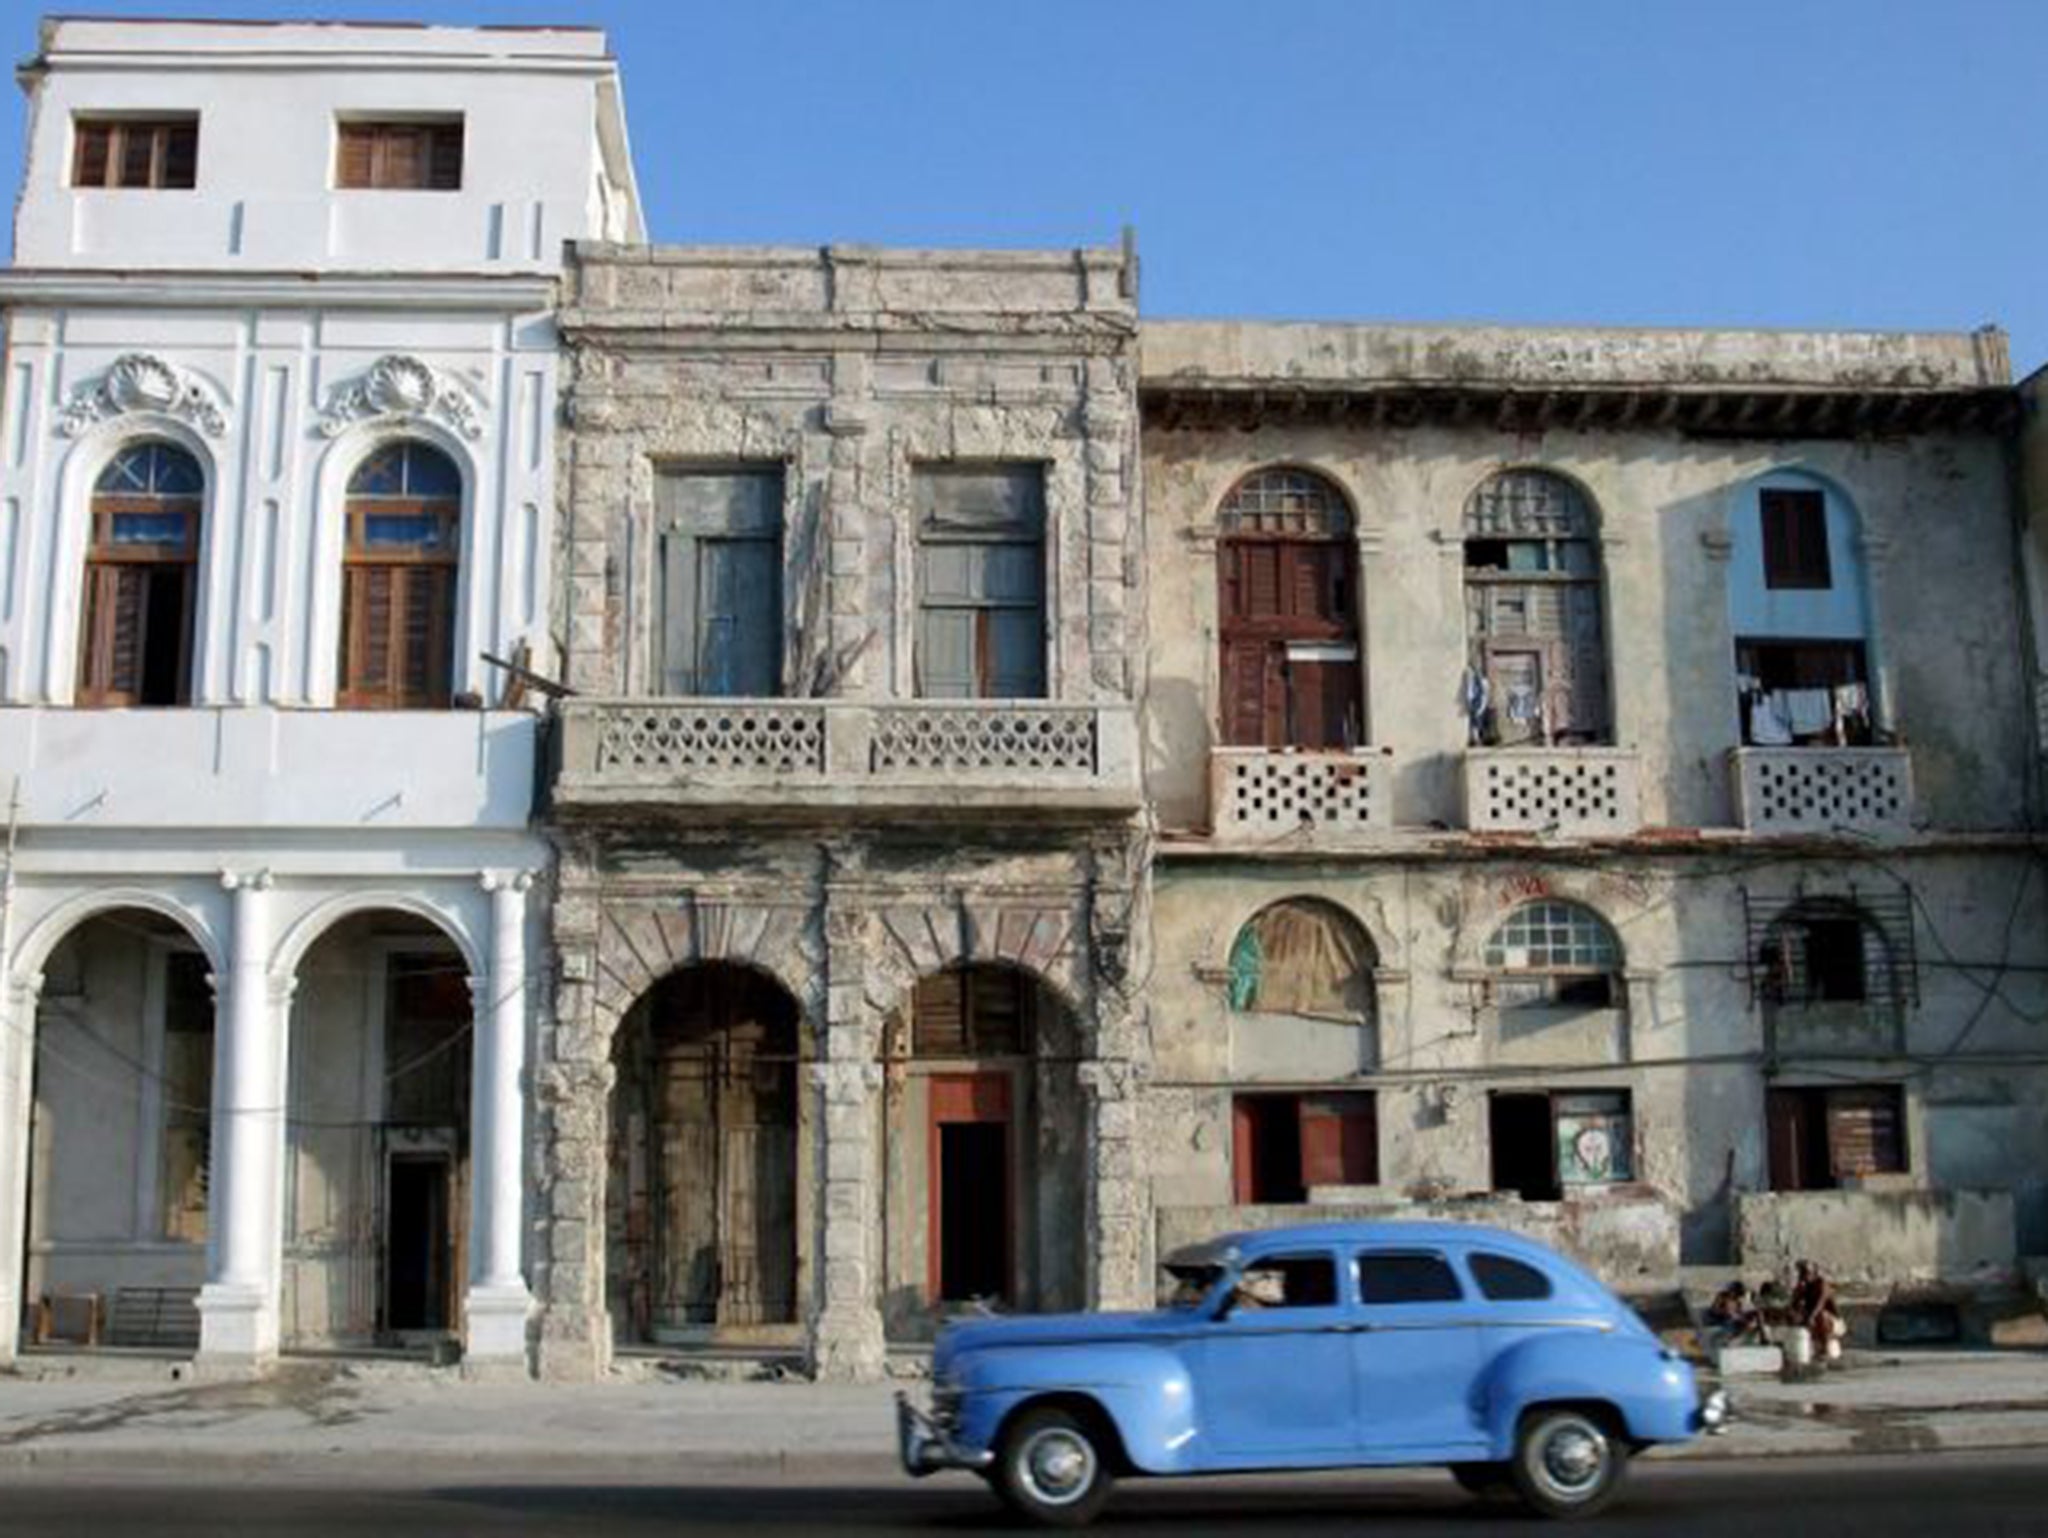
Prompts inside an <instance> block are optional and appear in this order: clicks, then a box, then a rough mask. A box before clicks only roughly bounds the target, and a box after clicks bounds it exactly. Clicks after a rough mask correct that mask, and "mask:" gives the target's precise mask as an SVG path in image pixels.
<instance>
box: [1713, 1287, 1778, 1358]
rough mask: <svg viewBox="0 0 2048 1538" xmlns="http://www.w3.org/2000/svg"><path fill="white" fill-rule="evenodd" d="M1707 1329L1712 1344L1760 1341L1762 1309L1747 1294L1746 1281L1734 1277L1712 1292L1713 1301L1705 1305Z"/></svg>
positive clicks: (1742, 1343)
mask: <svg viewBox="0 0 2048 1538" xmlns="http://www.w3.org/2000/svg"><path fill="white" fill-rule="evenodd" d="M1707 1329H1708V1331H1709V1332H1710V1333H1711V1335H1712V1337H1713V1339H1712V1342H1711V1344H1712V1345H1713V1346H1714V1347H1715V1348H1717V1349H1718V1348H1719V1347H1721V1346H1753V1345H1762V1344H1763V1343H1764V1341H1765V1340H1766V1338H1767V1337H1766V1336H1765V1334H1764V1315H1763V1310H1762V1309H1760V1308H1758V1307H1757V1305H1756V1301H1755V1300H1754V1299H1753V1298H1751V1297H1750V1293H1749V1284H1748V1283H1747V1282H1745V1281H1743V1280H1742V1278H1740V1277H1737V1278H1736V1279H1735V1280H1734V1281H1732V1282H1730V1283H1729V1284H1728V1285H1727V1286H1726V1287H1723V1288H1722V1289H1721V1290H1720V1291H1719V1292H1717V1293H1715V1294H1714V1301H1713V1302H1711V1303H1709V1304H1708V1305H1707Z"/></svg>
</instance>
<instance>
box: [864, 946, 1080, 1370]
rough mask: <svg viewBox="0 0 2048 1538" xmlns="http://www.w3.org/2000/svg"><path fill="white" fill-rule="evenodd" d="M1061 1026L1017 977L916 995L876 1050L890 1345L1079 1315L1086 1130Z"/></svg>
mask: <svg viewBox="0 0 2048 1538" xmlns="http://www.w3.org/2000/svg"><path fill="white" fill-rule="evenodd" d="M1076 1047H1077V1043H1076V1039H1075V1031H1074V1028H1073V1022H1072V1020H1071V1018H1070V1017H1069V1015H1068V1013H1067V1011H1066V1010H1065V1009H1064V1008H1062V1007H1061V1005H1060V1003H1059V1001H1058V1000H1057V999H1056V998H1054V997H1053V995H1052V994H1051V993H1050V992H1049V991H1048V990H1047V989H1046V988H1045V987H1044V986H1043V985H1041V984H1040V983H1039V982H1038V981H1037V979H1035V978H1033V977H1032V976H1030V975H1029V974H1028V973H1026V972H1023V971H1021V970H1019V969H1017V968H1015V967H1011V966H1006V965H994V964H984V965H975V966H965V967H953V968H948V969H947V970H946V971H943V972H937V973H933V974H932V975H930V976H928V977H926V978H924V979H923V980H922V981H920V982H919V983H918V985H917V987H916V989H915V990H914V991H913V993H912V995H911V999H910V1002H909V1004H908V1006H907V1007H906V1008H905V1009H904V1010H903V1011H902V1012H901V1013H900V1014H899V1015H898V1016H897V1017H896V1018H895V1019H894V1020H892V1021H891V1023H890V1027H889V1030H888V1034H887V1038H886V1041H885V1049H884V1050H885V1066H886V1069H887V1072H886V1083H887V1086H888V1087H887V1091H886V1095H887V1108H886V1111H885V1115H886V1117H887V1123H888V1125H887V1137H886V1141H885V1150H884V1162H885V1165H886V1171H885V1176H884V1188H885V1194H884V1216H885V1228H886V1244H885V1249H886V1256H885V1269H886V1277H887V1280H886V1284H885V1295H884V1298H883V1320H884V1323H885V1325H886V1327H887V1329H888V1332H889V1333H890V1335H891V1336H893V1337H895V1338H898V1339H908V1340H917V1339H924V1338H926V1337H928V1336H929V1335H930V1334H931V1332H932V1330H933V1328H934V1327H935V1325H936V1324H937V1322H938V1320H939V1319H941V1318H943V1317H944V1316H945V1315H946V1314H948V1313H951V1312H956V1311H959V1310H961V1309H964V1308H973V1307H990V1308H998V1309H1004V1310H1022V1309H1062V1308H1078V1307H1079V1306H1080V1305H1081V1302H1082V1289H1083V1270H1084V1268H1083V1264H1082V1246H1083V1243H1084V1241H1085V1231H1084V1225H1083V1219H1082V1211H1083V1205H1084V1202H1085V1197H1086V1192H1085V1189H1084V1185H1083V1176H1082V1149H1083V1148H1084V1146H1085V1139H1086V1129H1085V1126H1084V1124H1083V1117H1082V1113H1081V1097H1080V1093H1079V1084H1078V1078H1077V1073H1076V1069H1077V1067H1078V1063H1077V1052H1076Z"/></svg>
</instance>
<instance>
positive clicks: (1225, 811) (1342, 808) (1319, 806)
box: [1209, 748, 1393, 844]
mask: <svg viewBox="0 0 2048 1538" xmlns="http://www.w3.org/2000/svg"><path fill="white" fill-rule="evenodd" d="M1392 769H1393V760H1392V758H1391V756H1390V755H1389V754H1388V753H1387V752H1386V751H1385V750H1384V749H1381V748H1214V749H1211V750H1210V754H1209V807H1210V817H1211V833H1212V836H1213V837H1214V838H1215V840H1216V842H1217V843H1219V844H1265V843H1270V842H1272V841H1273V840H1275V839H1279V838H1286V837H1294V838H1299V839H1304V840H1313V841H1314V842H1316V843H1318V844H1341V843H1346V842H1357V841H1362V840H1370V839H1372V838H1375V837H1378V836H1382V835H1384V834H1385V833H1386V832H1387V830H1388V829H1389V828H1390V827H1391V826H1392V823H1393V815H1392V804H1391V803H1392V794H1393V778H1392Z"/></svg>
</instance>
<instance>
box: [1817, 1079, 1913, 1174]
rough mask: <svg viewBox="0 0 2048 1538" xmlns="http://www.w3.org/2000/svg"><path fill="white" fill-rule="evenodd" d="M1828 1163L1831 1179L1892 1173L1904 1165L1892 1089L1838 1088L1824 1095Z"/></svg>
mask: <svg viewBox="0 0 2048 1538" xmlns="http://www.w3.org/2000/svg"><path fill="white" fill-rule="evenodd" d="M1827 1117H1828V1165H1829V1171H1830V1173H1831V1174H1832V1175H1833V1176H1834V1178H1835V1179H1837V1180H1841V1179H1844V1178H1846V1177H1850V1176H1855V1175H1880V1174H1896V1173H1898V1172H1901V1171H1903V1170H1904V1169H1905V1167H1906V1159H1905V1137H1904V1135H1903V1129H1902V1128H1901V1127H1900V1125H1899V1095H1898V1091H1897V1090H1895V1089H1889V1088H1885V1089H1838V1090H1834V1091H1831V1092H1830V1093H1829V1095H1828V1105H1827Z"/></svg>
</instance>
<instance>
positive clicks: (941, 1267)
mask: <svg viewBox="0 0 2048 1538" xmlns="http://www.w3.org/2000/svg"><path fill="white" fill-rule="evenodd" d="M926 1092H927V1094H928V1096H929V1098H930V1111H929V1116H928V1119H929V1126H930V1131H929V1136H928V1139H927V1142H926V1160H927V1163H926V1180H925V1185H926V1200H927V1202H928V1204H929V1205H928V1213H929V1220H928V1231H927V1247H926V1260H927V1265H926V1287H927V1290H928V1294H929V1296H930V1299H931V1301H932V1302H933V1303H941V1302H948V1301H961V1300H964V1299H965V1298H967V1297H969V1296H985V1295H988V1293H989V1292H991V1291H993V1294H994V1296H995V1297H997V1298H1000V1299H1003V1300H1005V1301H1009V1300H1013V1299H1014V1298H1015V1296H1016V1253H1017V1245H1016V1233H1015V1213H1016V1193H1015V1190H1014V1187H1015V1184H1016V1180H1017V1163H1016V1137H1015V1127H1014V1125H1013V1122H1012V1118H1011V1092H1010V1076H1009V1075H1008V1074H1007V1073H965V1074H935V1075H933V1076H932V1077H931V1078H930V1079H929V1080H928V1081H927V1082H926ZM991 1282H992V1283H993V1284H994V1286H993V1288H991V1287H990V1286H989V1285H987V1284H988V1283H991Z"/></svg>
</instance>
